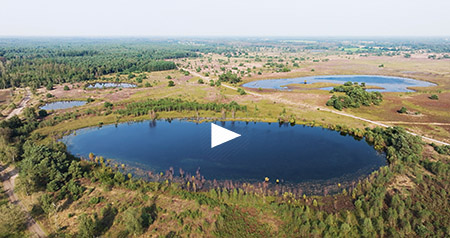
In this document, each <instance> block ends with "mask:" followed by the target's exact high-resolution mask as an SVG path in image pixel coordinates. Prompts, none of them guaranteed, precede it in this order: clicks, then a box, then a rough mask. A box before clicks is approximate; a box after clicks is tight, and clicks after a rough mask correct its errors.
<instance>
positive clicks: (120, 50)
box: [0, 38, 228, 88]
mask: <svg viewBox="0 0 450 238" xmlns="http://www.w3.org/2000/svg"><path fill="white" fill-rule="evenodd" d="M227 49H228V48H226V47H221V48H220V47H214V46H211V45H208V46H200V45H186V44H180V43H178V42H167V41H157V40H139V39H97V40H95V41H92V40H88V39H78V38H75V39H67V40H62V41H61V40H60V39H59V40H53V39H40V38H38V39H34V38H32V39H9V40H8V39H3V40H2V41H1V42H0V88H10V87H32V88H40V87H43V86H44V87H45V86H47V85H49V84H59V83H66V82H70V83H73V82H81V81H86V80H91V79H97V78H99V77H101V76H103V75H107V74H111V73H124V74H128V73H133V72H134V73H140V72H151V71H161V70H169V69H175V68H176V66H175V64H174V63H173V62H171V61H164V60H170V59H177V58H186V57H198V56H199V54H198V52H206V51H208V52H211V51H212V52H216V51H217V52H222V51H226V50H227Z"/></svg>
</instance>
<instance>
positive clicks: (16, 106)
mask: <svg viewBox="0 0 450 238" xmlns="http://www.w3.org/2000/svg"><path fill="white" fill-rule="evenodd" d="M449 68H450V45H449V43H448V42H447V41H445V40H443V39H431V40H426V39H418V40H415V41H413V40H407V39H405V40H398V39H395V40H389V39H384V40H374V41H363V40H352V41H346V40H323V39H322V40H320V39H318V40H314V41H289V40H276V39H272V40H262V39H261V40H260V39H252V40H243V39H242V40H231V39H229V40H227V39H221V40H219V39H215V40H212V39H203V40H202V39H197V40H193V39H190V40H185V39H177V40H145V39H97V40H92V39H0V88H3V89H2V90H0V103H1V106H0V110H1V112H2V116H3V117H4V118H3V119H2V122H1V124H0V159H1V162H2V165H3V167H2V168H8V169H11V170H12V169H13V168H15V169H14V171H18V174H19V175H18V178H17V182H16V186H15V189H14V192H13V193H11V191H6V193H3V194H2V197H1V199H2V200H1V203H0V210H2V211H16V210H17V212H1V216H0V233H1V234H5V235H4V236H5V237H21V236H23V235H33V234H32V233H33V232H36V231H35V229H28V231H27V230H26V229H25V228H26V227H27V225H28V226H29V227H31V226H30V224H28V223H27V222H26V221H25V220H24V219H21V217H24V216H25V215H24V214H26V213H29V214H31V216H32V217H33V218H34V219H35V220H36V221H37V224H38V225H39V226H40V227H41V228H42V230H43V231H44V232H45V233H46V234H47V235H48V236H51V237H73V236H75V237H93V236H105V237H149V236H154V237H178V236H180V237H199V236H206V237H212V236H218V237H298V236H300V237H310V236H314V237H337V236H340V237H360V236H363V237H385V236H386V237H397V236H409V237H427V236H437V237H445V236H449V235H450V229H449V228H448V224H449V223H450V210H449V204H448V203H449V199H448V198H449V195H448V192H449V185H450V184H449V182H448V181H449V179H450V166H449V146H448V143H450V113H449V108H450V73H449V71H448V69H449ZM317 75H386V76H398V77H405V78H412V79H416V80H422V81H427V82H432V83H434V84H436V86H432V87H424V88H410V89H412V90H414V92H388V93H381V94H372V93H367V92H366V91H365V87H361V86H360V85H350V84H348V85H347V86H346V87H352V88H351V89H350V88H346V89H345V90H344V89H343V88H342V87H341V88H339V86H338V85H337V84H323V83H319V84H306V85H305V84H303V85H302V84H300V85H290V86H289V88H290V89H291V90H269V89H250V88H245V87H242V85H243V84H244V83H247V82H251V81H256V80H261V79H276V78H293V77H302V76H317ZM103 82H111V83H128V84H132V85H135V87H126V88H121V87H112V88H90V87H89V85H90V84H92V83H103ZM330 86H331V87H336V88H335V90H332V91H333V92H330V91H325V90H320V88H321V87H330ZM355 88H356V89H355ZM333 95H335V96H334V97H333ZM73 100H78V101H86V104H84V105H81V106H78V107H73V108H66V109H61V110H48V111H47V110H42V109H40V107H41V106H43V105H45V104H46V103H50V102H57V101H73ZM329 100H331V102H330V103H328V106H327V102H328V101H329ZM173 118H185V119H189V120H194V121H199V122H201V121H208V120H240V121H262V122H277V123H281V124H282V123H291V124H303V125H307V126H320V127H325V128H330V129H332V130H337V131H340V132H341V133H343V134H349V135H352V136H354V137H355V138H360V139H365V140H366V141H368V142H369V143H370V144H372V145H373V146H374V148H375V149H376V150H379V151H380V152H383V153H385V154H386V157H387V166H383V167H381V168H380V169H379V170H377V171H374V172H373V173H372V174H370V175H368V176H367V177H366V178H364V179H361V180H358V181H354V182H353V183H348V184H341V183H336V184H334V185H333V186H334V187H333V188H332V189H329V190H327V189H324V190H323V191H322V194H321V195H314V196H310V194H306V193H303V191H302V190H301V189H300V190H299V189H287V188H283V187H282V186H277V185H278V182H276V181H273V178H267V179H266V178H261V182H259V183H243V184H235V183H233V181H226V182H223V183H218V184H213V183H212V184H213V185H212V186H204V184H206V183H205V181H203V179H204V178H202V177H201V176H200V175H193V176H192V177H190V176H183V173H175V172H174V171H173V169H169V168H168V171H160V172H161V173H157V174H153V175H152V177H153V179H152V181H147V180H144V179H143V178H142V176H139V175H140V173H142V171H137V170H136V168H131V166H129V165H126V164H118V163H116V162H115V161H114V160H111V159H110V158H104V157H102V155H94V154H92V155H91V156H89V158H86V159H80V158H76V157H74V156H73V155H71V154H70V153H68V151H67V150H66V148H65V145H64V144H62V143H61V142H58V140H59V139H60V138H61V137H62V136H64V135H67V134H69V133H71V132H72V131H74V130H76V129H80V128H84V127H94V126H102V125H106V124H116V123H121V122H129V121H141V120H156V119H168V120H170V119H173ZM385 127H386V128H385ZM411 133H413V134H411ZM416 135H417V136H416ZM362 159H363V158H362ZM5 171H6V170H5ZM8 171H9V170H8ZM144 172H145V171H144ZM180 172H181V171H180ZM9 175H10V173H9V174H6V173H5V175H4V176H2V177H3V179H4V182H5V183H10V181H11V180H10V179H8V178H9ZM180 175H181V176H180ZM206 179H207V178H206ZM13 184H14V183H13ZM13 187H14V186H13ZM5 188H9V189H11V188H10V187H6V186H5ZM330 191H333V192H330ZM10 194H13V195H16V196H18V198H19V199H20V200H21V204H23V207H21V206H18V205H14V204H11V203H9V202H8V200H7V198H6V197H7V196H8V195H10Z"/></svg>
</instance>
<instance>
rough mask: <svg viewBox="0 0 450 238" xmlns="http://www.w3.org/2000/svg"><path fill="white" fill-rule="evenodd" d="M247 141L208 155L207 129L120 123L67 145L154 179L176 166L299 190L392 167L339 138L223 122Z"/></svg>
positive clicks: (361, 144)
mask: <svg viewBox="0 0 450 238" xmlns="http://www.w3.org/2000/svg"><path fill="white" fill-rule="evenodd" d="M217 124H218V125H220V126H224V127H225V128H227V129H229V130H232V131H234V132H236V133H239V134H241V135H242V136H241V137H238V138H237V139H234V140H232V141H229V142H227V143H224V144H222V145H220V146H217V147H215V148H213V149H211V148H210V133H211V132H210V125H209V123H200V124H198V123H195V122H188V121H179V120H174V121H172V122H167V121H145V122H138V123H122V124H118V125H108V126H103V127H101V128H87V129H81V130H78V131H77V132H76V134H72V135H69V136H66V137H64V138H63V139H62V141H63V142H65V143H66V144H67V146H68V150H69V151H70V152H71V153H72V154H74V155H78V156H83V157H85V158H87V156H88V154H89V153H91V152H92V153H94V154H95V155H98V156H103V157H105V158H111V159H116V160H119V161H125V162H130V163H132V164H142V165H145V167H147V168H151V170H153V171H154V172H161V171H166V170H168V169H169V168H170V167H173V168H175V171H178V169H179V168H182V169H183V170H184V171H186V172H188V173H190V174H195V173H196V171H197V170H198V169H199V168H200V171H201V174H202V175H203V176H205V178H206V179H217V180H225V179H230V180H239V181H249V182H252V181H261V180H262V179H263V178H264V177H266V176H267V177H270V178H274V179H275V178H278V179H280V180H282V181H287V182H292V183H297V182H305V181H311V180H327V179H334V178H338V177H346V178H349V177H354V178H356V177H359V176H361V175H366V174H369V173H370V172H372V171H374V170H376V169H378V168H379V167H380V166H383V165H385V164H386V162H385V158H384V155H382V154H379V153H378V152H376V151H375V150H374V149H373V148H372V147H371V146H369V145H368V144H367V143H366V142H365V141H364V140H356V139H354V138H353V137H350V136H342V135H340V133H339V132H335V131H331V130H327V129H322V128H311V127H304V126H299V125H297V126H289V125H286V124H284V125H282V126H280V125H279V124H278V123H272V124H268V123H247V122H217Z"/></svg>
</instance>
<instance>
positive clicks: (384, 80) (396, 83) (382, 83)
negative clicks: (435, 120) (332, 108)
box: [242, 75, 436, 92]
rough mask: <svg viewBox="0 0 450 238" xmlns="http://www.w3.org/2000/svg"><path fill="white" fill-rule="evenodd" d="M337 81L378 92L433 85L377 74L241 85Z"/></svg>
mask: <svg viewBox="0 0 450 238" xmlns="http://www.w3.org/2000/svg"><path fill="white" fill-rule="evenodd" d="M305 81H306V83H307V84H310V83H318V82H324V83H339V84H343V83H345V82H348V81H351V82H358V83H366V85H371V86H377V87H381V88H383V89H368V90H367V91H379V92H413V90H411V89H409V87H430V86H435V85H436V84H434V83H429V82H425V81H420V80H415V79H410V78H401V77H392V76H379V75H325V76H311V77H300V78H290V79H267V80H258V81H253V82H249V83H246V84H244V85H242V86H244V87H248V88H263V89H279V90H283V89H287V88H286V87H285V85H289V84H303V83H305ZM322 89H324V90H330V89H332V88H329V87H327V88H322Z"/></svg>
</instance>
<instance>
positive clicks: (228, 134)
mask: <svg viewBox="0 0 450 238" xmlns="http://www.w3.org/2000/svg"><path fill="white" fill-rule="evenodd" d="M239 136H241V135H239V134H238V133H235V132H232V131H230V130H228V129H225V128H223V127H220V126H218V125H216V124H214V123H211V148H214V147H216V146H218V145H220V144H223V143H225V142H227V141H230V140H232V139H234V138H237V137H239Z"/></svg>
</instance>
